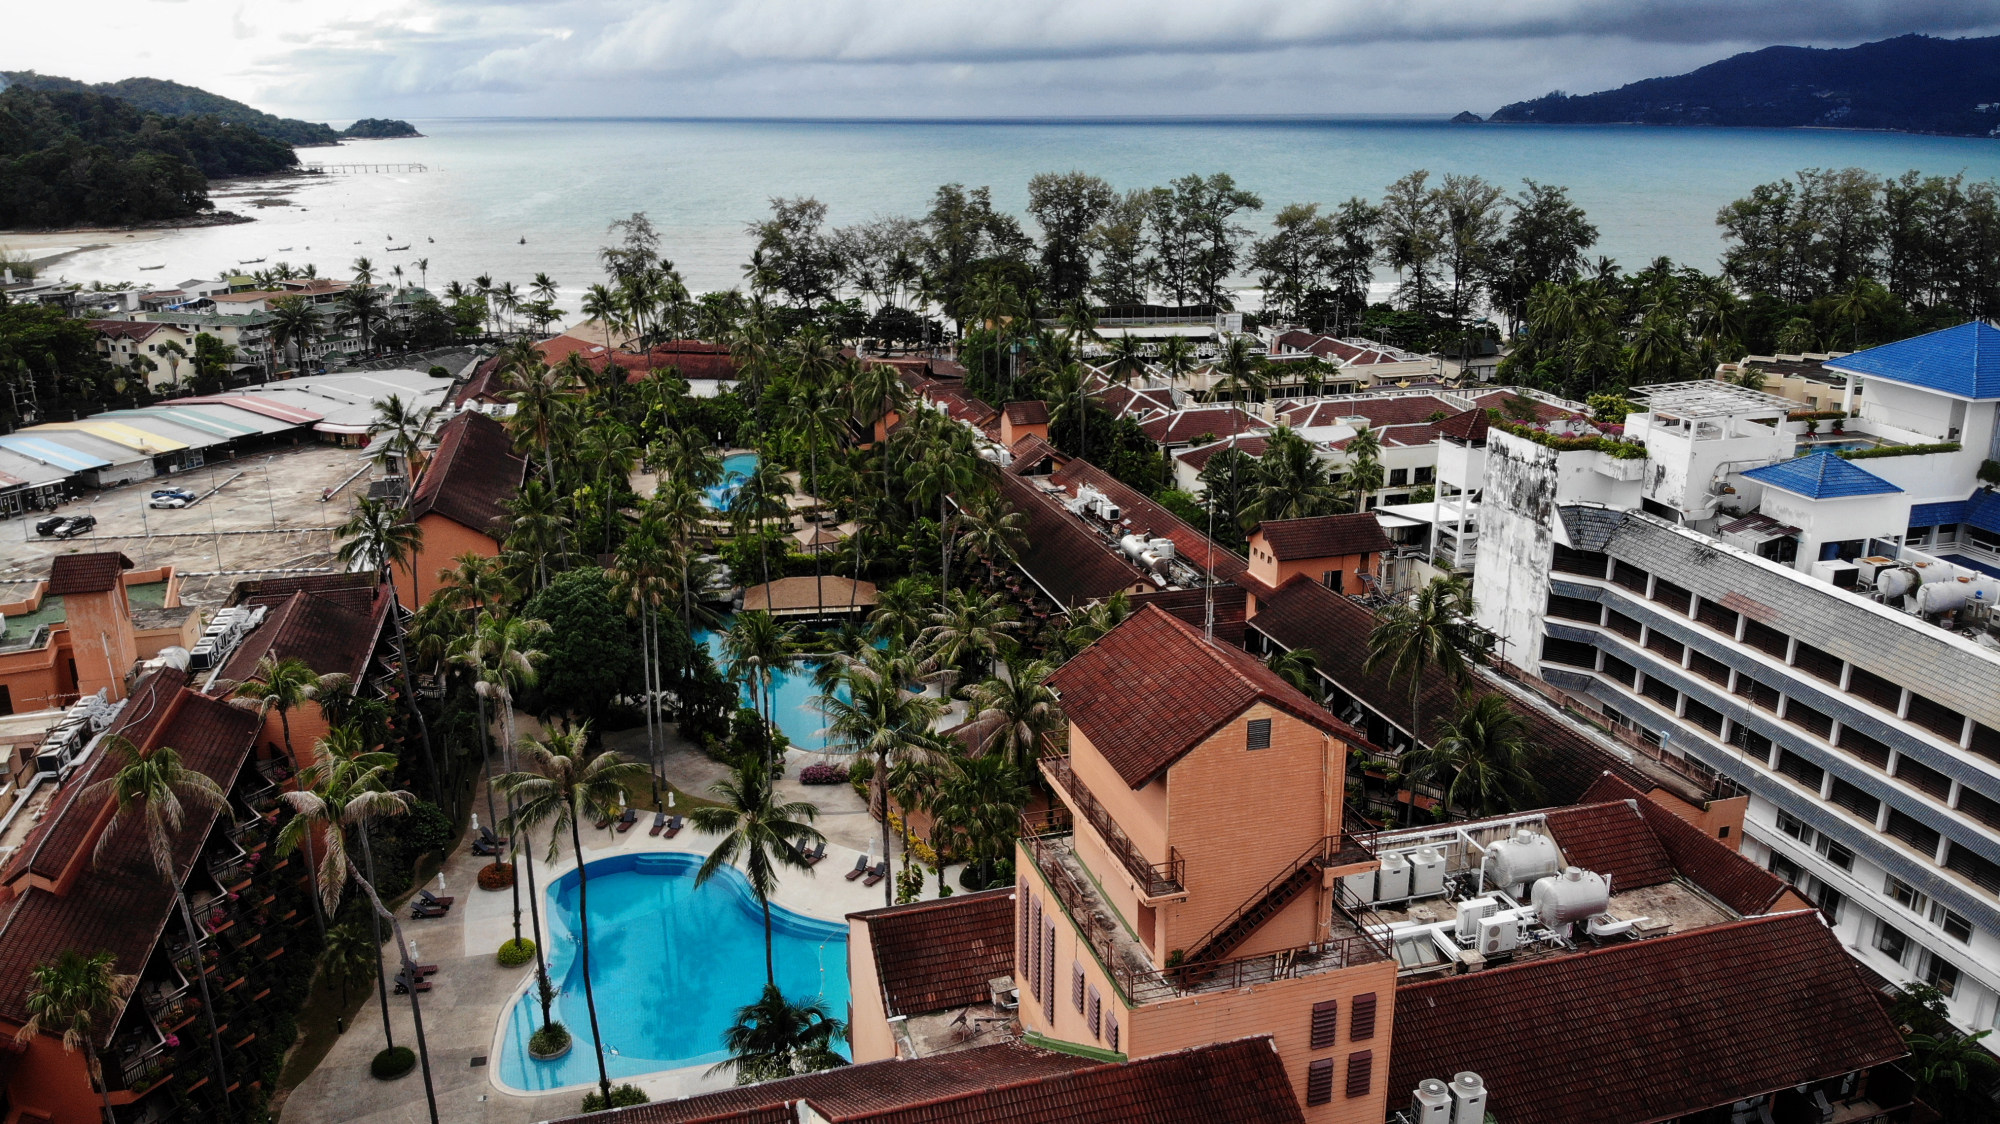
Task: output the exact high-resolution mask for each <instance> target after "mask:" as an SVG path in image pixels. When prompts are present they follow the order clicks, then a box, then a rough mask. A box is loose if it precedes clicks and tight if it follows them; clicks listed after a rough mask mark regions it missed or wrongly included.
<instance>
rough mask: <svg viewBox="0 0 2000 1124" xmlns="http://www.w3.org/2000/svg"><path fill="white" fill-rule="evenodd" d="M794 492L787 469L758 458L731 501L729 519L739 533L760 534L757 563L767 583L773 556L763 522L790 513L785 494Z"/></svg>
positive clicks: (768, 582) (771, 461)
mask: <svg viewBox="0 0 2000 1124" xmlns="http://www.w3.org/2000/svg"><path fill="white" fill-rule="evenodd" d="M791 494H792V482H791V480H790V479H789V478H788V477H787V476H786V475H785V470H784V469H783V468H782V467H781V466H780V465H779V464H778V463H777V462H776V461H773V460H771V459H770V458H769V457H759V458H758V459H757V467H755V468H753V469H751V470H750V474H749V475H748V476H745V477H744V478H743V482H742V483H741V484H738V485H737V487H736V494H735V495H733V496H731V497H730V500H729V518H730V521H731V522H732V523H734V524H736V533H737V534H739V535H740V534H743V533H745V531H747V530H754V531H755V533H756V535H757V562H758V565H759V566H761V567H762V568H763V571H764V584H766V585H769V584H770V583H771V557H770V540H769V538H768V537H767V536H766V535H765V534H764V521H765V520H767V519H775V518H778V517H780V516H787V517H788V516H790V514H791V507H790V505H788V504H787V503H786V502H785V497H787V496H789V495H791Z"/></svg>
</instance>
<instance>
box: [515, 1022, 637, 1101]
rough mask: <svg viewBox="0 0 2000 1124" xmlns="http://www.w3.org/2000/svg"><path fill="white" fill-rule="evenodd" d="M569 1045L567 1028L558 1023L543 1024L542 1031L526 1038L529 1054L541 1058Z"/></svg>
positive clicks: (562, 1049) (560, 1050)
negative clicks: (538, 1055) (537, 1055)
mask: <svg viewBox="0 0 2000 1124" xmlns="http://www.w3.org/2000/svg"><path fill="white" fill-rule="evenodd" d="M569 1043H570V1037H569V1028H568V1027H566V1026H564V1025H563V1024H561V1023H559V1022H548V1023H544V1024H542V1029H540V1030H538V1031H536V1032H535V1033H533V1034H531V1035H529V1036H528V1050H529V1052H530V1053H534V1054H540V1055H541V1056H543V1057H547V1056H549V1055H550V1054H560V1053H562V1052H563V1051H564V1050H565V1049H567V1048H568V1047H569ZM613 1093H614V1094H615V1093H616V1090H613Z"/></svg>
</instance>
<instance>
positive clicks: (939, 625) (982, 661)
mask: <svg viewBox="0 0 2000 1124" xmlns="http://www.w3.org/2000/svg"><path fill="white" fill-rule="evenodd" d="M1019 618H1020V613H1019V612H1018V611H1016V610H1015V609H1014V607H1013V606H1011V605H1009V604H1007V602H1006V599H1005V598H1004V597H1003V596H1002V595H1000V594H998V593H990V594H987V595H985V596H983V597H982V596H978V595H971V594H967V593H965V592H963V591H962V590H956V589H954V590H952V591H951V592H949V593H947V594H945V599H944V608H943V609H940V610H939V611H937V612H935V613H933V614H931V625H930V627H929V628H926V629H925V630H924V631H923V634H922V635H921V636H920V637H919V638H918V643H919V644H920V645H922V647H923V649H924V651H925V652H926V653H927V656H926V658H925V660H924V669H925V670H926V671H928V672H933V673H939V674H943V673H947V672H949V673H953V674H954V675H959V676H962V675H968V674H970V675H979V674H981V673H983V672H984V671H985V670H986V668H987V666H988V665H989V664H990V663H991V662H992V661H993V660H996V659H1001V658H1004V657H1005V656H1007V655H1009V654H1011V653H1012V652H1013V651H1014V649H1015V647H1016V646H1017V644H1018V641H1016V640H1015V639H1014V637H1013V636H1012V635H1011V634H1012V633H1013V632H1014V631H1015V630H1016V629H1019V628H1020V627H1021V621H1020V619H1019Z"/></svg>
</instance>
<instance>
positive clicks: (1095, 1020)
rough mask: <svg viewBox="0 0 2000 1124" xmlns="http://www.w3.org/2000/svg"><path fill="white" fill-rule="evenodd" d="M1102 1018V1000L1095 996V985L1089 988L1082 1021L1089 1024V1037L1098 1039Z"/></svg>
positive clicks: (1100, 997)
mask: <svg viewBox="0 0 2000 1124" xmlns="http://www.w3.org/2000/svg"><path fill="white" fill-rule="evenodd" d="M1103 1017H1104V999H1103V997H1102V996H1100V995H1098V994H1097V985H1096V984H1092V985H1091V986H1090V1001H1089V1002H1088V1003H1087V1004H1086V1005H1085V1008H1084V1014H1083V1021H1084V1022H1086V1023H1088V1024H1090V1036H1091V1037H1092V1038H1097V1037H1099V1034H1098V1027H1099V1025H1100V1023H1101V1020H1102V1019H1103Z"/></svg>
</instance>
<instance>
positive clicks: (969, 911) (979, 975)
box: [847, 887, 1014, 1017]
mask: <svg viewBox="0 0 2000 1124" xmlns="http://www.w3.org/2000/svg"><path fill="white" fill-rule="evenodd" d="M847 917H848V920H850V921H864V922H866V923H867V925H868V934H869V942H870V944H871V945H872V946H873V948H874V951H875V971H876V975H877V977H878V978H879V979H880V980H881V982H882V1004H883V1007H884V1009H886V1010H887V1012H888V1014H889V1015H890V1016H891V1017H894V1016H896V1015H924V1014H929V1013H930V1012H932V1011H945V1010H950V1009H951V1008H953V1007H969V1006H971V1005H972V1004H974V1003H985V1002H989V1001H990V999H991V992H990V991H989V990H988V989H987V986H986V983H987V981H988V980H991V979H994V978H996V977H999V976H1012V975H1013V974H1014V891H1013V889H1012V887H1008V888H1004V889H999V890H988V891H986V892H985V893H980V894H960V895H957V896H955V897H949V898H943V899H941V900H938V901H930V902H916V903H913V904H911V905H898V906H891V907H889V908H887V909H873V910H869V911H867V912H865V913H850V914H848V915H847Z"/></svg>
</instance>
